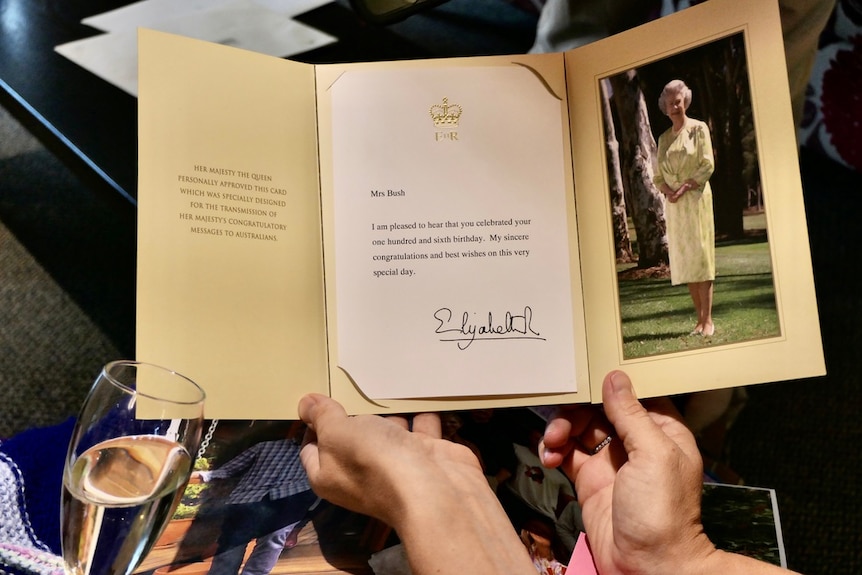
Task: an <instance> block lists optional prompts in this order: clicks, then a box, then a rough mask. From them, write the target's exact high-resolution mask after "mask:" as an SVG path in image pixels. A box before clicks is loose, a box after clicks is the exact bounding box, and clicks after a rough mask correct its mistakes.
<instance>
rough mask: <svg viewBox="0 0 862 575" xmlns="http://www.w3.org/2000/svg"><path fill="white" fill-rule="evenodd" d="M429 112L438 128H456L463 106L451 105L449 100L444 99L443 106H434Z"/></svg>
mask: <svg viewBox="0 0 862 575" xmlns="http://www.w3.org/2000/svg"><path fill="white" fill-rule="evenodd" d="M429 112H430V114H431V120H433V121H434V125H435V126H436V127H438V128H456V127H457V126H458V119H459V118H460V117H461V106H459V105H458V104H450V103H449V98H443V104H442V105H441V104H434V105H433V106H431V109H430V110H429Z"/></svg>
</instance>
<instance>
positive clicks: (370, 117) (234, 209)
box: [137, 0, 825, 419]
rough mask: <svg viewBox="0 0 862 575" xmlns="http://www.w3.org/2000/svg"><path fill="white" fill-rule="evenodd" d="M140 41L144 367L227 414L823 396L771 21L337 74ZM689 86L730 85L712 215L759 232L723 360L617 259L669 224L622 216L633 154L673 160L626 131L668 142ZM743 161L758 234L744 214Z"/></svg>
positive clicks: (658, 205) (639, 271) (737, 248)
mask: <svg viewBox="0 0 862 575" xmlns="http://www.w3.org/2000/svg"><path fill="white" fill-rule="evenodd" d="M139 42H140V46H139V54H140V87H141V92H140V98H139V124H140V127H139V140H140V142H139V174H140V175H139V188H138V201H139V206H138V210H139V228H138V241H139V247H138V321H137V330H138V331H137V345H138V358H139V359H141V360H145V361H151V362H154V363H160V364H164V365H166V366H169V367H171V368H173V369H176V370H177V371H179V372H181V373H184V374H186V375H188V376H189V377H191V378H192V379H194V380H195V381H197V382H199V383H200V384H201V385H202V386H203V387H204V388H205V390H206V391H207V394H208V403H207V416H208V417H212V418H223V419H282V418H295V417H296V410H295V408H296V405H297V402H298V400H299V399H300V397H302V395H304V394H305V393H308V392H312V391H314V392H318V393H325V394H328V395H330V396H332V397H334V398H336V399H338V400H339V401H340V402H342V403H343V404H344V405H345V407H346V409H347V410H348V412H350V413H368V412H390V413H396V412H416V411H421V410H446V409H471V408H475V407H492V406H494V407H496V406H514V405H539V404H552V403H578V402H590V401H592V402H600V401H601V382H602V379H603V377H604V376H605V374H606V373H607V372H608V371H609V370H612V369H625V370H626V371H627V372H628V373H629V374H630V375H631V376H632V378H633V381H634V382H635V386H636V389H637V392H638V395H639V396H641V397H650V396H656V395H666V394H676V393H684V392H695V391H700V390H706V389H715V388H722V387H730V386H738V385H747V384H752V383H760V382H768V381H780V380H785V379H795V378H802V377H810V376H816V375H819V374H822V373H824V370H825V367H824V361H823V352H822V345H821V342H820V332H819V322H818V317H817V307H816V299H815V294H814V283H813V276H812V272H811V263H810V259H809V257H808V253H809V250H808V244H807V236H806V233H805V230H806V225H805V212H804V207H803V202H802V189H801V184H800V178H799V172H798V166H797V151H796V148H795V145H794V137H793V134H794V132H793V123H792V117H791V113H790V98H789V94H788V88H787V77H786V73H785V64H784V60H783V47H782V37H781V28H780V20H779V14H778V6H777V3H776V1H775V0H754V1H752V2H748V3H746V4H743V5H739V4H737V3H735V2H734V1H733V0H711V1H710V2H705V3H702V4H699V5H697V6H695V7H692V8H690V9H687V10H684V11H682V12H680V13H678V14H674V15H671V16H669V17H666V18H661V19H659V20H657V21H655V22H652V23H650V24H647V25H645V26H642V27H639V28H636V29H633V30H631V31H629V32H626V33H624V34H620V35H618V36H614V37H611V38H608V39H607V40H604V41H601V42H597V43H594V44H590V45H587V46H584V47H581V48H578V49H575V50H572V51H570V52H567V53H565V54H527V55H512V56H492V57H477V58H456V59H439V60H424V61H400V62H373V63H360V64H329V65H316V66H315V65H309V64H302V63H298V62H291V61H288V60H282V59H279V58H273V57H270V56H266V55H262V54H256V53H253V52H249V51H244V50H238V49H235V48H230V47H226V46H221V45H216V44H211V43H207V42H202V41H198V40H192V39H189V38H183V37H179V36H175V35H170V34H166V33H161V32H155V31H148V30H142V31H141V33H140V39H139ZM686 68H687V69H689V70H693V72H691V75H692V76H693V77H695V78H697V77H702V76H703V74H702V70H704V69H707V68H708V69H711V70H713V72H715V73H717V74H726V78H727V79H726V82H725V84H726V86H727V87H728V88H732V89H733V94H732V96H726V97H722V96H721V95H720V94H721V93H722V92H723V91H728V90H723V89H722V86H723V85H722V84H719V85H717V86H713V88H714V89H715V92H716V94H718V95H716V94H712V95H711V96H712V97H711V98H710V97H709V95H708V94H707V92H708V91H707V90H706V89H701V90H700V91H699V92H698V94H697V96H696V97H699V98H700V99H699V100H698V102H703V103H702V104H699V105H701V107H700V108H698V109H696V115H697V116H700V117H703V118H705V119H710V118H711V119H712V121H713V125H712V126H711V127H710V129H711V130H712V131H713V132H714V135H713V140H714V142H715V144H716V150H717V152H716V165H717V166H718V167H720V168H721V170H723V172H721V173H720V172H719V171H718V167H717V169H716V170H717V171H716V173H715V174H714V175H713V176H712V179H713V181H714V184H715V185H714V190H715V194H714V197H715V198H716V199H715V205H716V206H717V207H716V214H719V207H720V215H721V216H722V217H727V216H728V214H729V215H730V216H731V217H732V218H734V220H733V221H734V222H738V223H739V224H740V227H741V228H742V227H743V225H744V224H746V223H753V224H754V225H755V228H754V233H753V234H751V233H749V232H745V234H748V235H744V234H741V233H740V234H739V235H738V237H737V239H731V240H730V241H727V240H723V241H721V242H719V245H717V247H716V252H717V253H718V256H717V258H716V259H717V261H718V263H717V266H716V267H717V271H716V278H715V282H714V283H715V292H714V293H715V305H714V312H715V314H716V317H717V318H718V319H717V321H716V324H717V329H716V333H715V334H714V336H713V337H701V336H697V335H694V336H693V335H691V334H690V333H689V332H690V330H691V327H692V326H693V325H694V324H693V323H691V324H690V318H691V314H692V309H693V306H692V302H691V301H690V300H689V299H688V297H689V296H688V290H687V289H686V286H684V285H681V286H672V285H671V282H670V278H665V277H660V276H659V277H657V278H652V277H650V275H649V273H651V272H652V271H655V270H651V269H650V268H640V267H637V265H638V264H636V263H626V262H623V261H618V260H617V258H616V254H615V248H616V247H617V245H618V235H617V234H618V231H619V227H625V228H629V229H630V230H631V232H632V235H633V236H634V237H633V238H631V239H630V240H628V241H629V243H630V245H637V246H638V247H639V248H643V249H645V248H644V246H645V245H646V242H647V241H648V238H649V235H648V234H649V233H652V232H653V231H654V230H660V229H661V226H660V224H656V225H653V227H652V228H643V227H639V226H642V223H640V219H639V218H641V216H642V215H644V214H647V215H650V216H655V217H656V218H657V221H658V222H660V221H661V218H663V206H664V204H663V203H662V202H663V201H664V200H663V198H662V197H661V194H659V193H657V192H655V191H654V190H653V191H650V189H649V187H648V186H647V187H645V188H644V189H642V190H640V191H639V192H638V193H639V194H640V196H639V197H638V198H631V197H629V198H626V199H625V201H623V202H622V203H623V204H624V207H622V208H621V207H620V204H619V198H617V199H615V200H614V202H612V199H611V198H612V195H613V194H612V189H613V188H614V185H615V184H616V180H615V178H616V177H617V175H616V174H615V173H614V170H612V169H610V168H611V167H613V165H615V164H614V162H612V161H611V159H612V158H613V156H614V154H615V153H618V154H619V155H620V156H621V157H622V158H621V159H620V160H618V163H617V164H616V165H617V167H619V164H620V163H622V165H623V166H629V164H626V162H627V161H629V160H631V159H638V158H640V159H645V160H646V161H645V163H644V167H643V168H642V169H643V172H644V174H646V176H647V177H649V173H650V170H651V169H652V168H651V167H650V164H649V162H650V160H651V158H650V155H651V154H654V152H651V151H650V144H649V140H650V137H652V136H649V137H647V136H643V137H644V141H643V142H642V143H643V146H642V147H641V148H639V149H640V150H641V152H637V151H629V150H626V149H625V148H624V147H622V144H624V143H625V141H626V140H625V138H624V137H623V136H621V135H615V130H620V133H621V134H624V133H626V132H625V127H624V126H622V125H623V124H625V123H626V122H632V121H633V119H634V118H636V117H639V118H640V119H639V120H637V121H638V122H639V124H638V125H639V126H640V127H642V128H644V127H645V128H647V129H646V130H645V131H644V132H645V133H649V134H660V133H661V131H663V130H664V129H666V127H665V124H667V118H664V117H661V116H660V115H658V114H656V113H655V112H653V113H652V117H651V118H649V119H648V118H647V117H646V115H647V114H646V111H647V110H649V109H650V108H651V107H652V108H657V106H656V105H655V99H657V92H658V91H660V90H661V86H662V85H663V84H664V83H666V82H667V81H668V80H669V79H671V78H674V77H676V74H678V73H680V72H679V71H680V70H684V69H686ZM632 78H640V80H639V82H629V84H626V83H625V82H626V80H627V79H632ZM650 79H652V83H650V82H651V80H650ZM693 81H697V80H693ZM627 85H634V86H635V87H636V89H635V90H633V91H632V92H633V95H632V96H629V95H627V93H626V92H625V87H626V86H627ZM613 87H616V91H615V92H614V93H613V94H611V95H609V94H610V92H612V91H613ZM645 94H649V97H646V96H645ZM737 101H741V102H743V103H744V106H737V107H734V105H733V104H735V103H736V102H737ZM707 102H708V103H709V107H707V106H706V104H707ZM732 110H735V112H733V111H732ZM727 111H731V113H730V114H729V115H728V113H727ZM721 114H725V115H724V116H722V115H721ZM638 115H640V116H638ZM721 118H724V119H725V120H726V119H728V118H731V119H733V121H734V125H743V124H744V125H745V133H744V134H737V135H727V134H725V133H724V132H721V130H722V125H727V124H722V123H721V121H724V120H721V121H720V120H719V119H721ZM735 138H738V139H735ZM728 142H730V145H726V144H728ZM743 146H744V147H745V149H746V154H747V157H748V158H751V159H753V161H754V162H755V163H756V167H757V170H754V171H752V172H750V173H756V174H757V182H756V183H755V184H754V186H755V188H756V189H758V190H761V191H762V195H763V198H762V201H760V202H759V203H758V205H757V206H756V207H757V210H756V213H754V214H749V213H748V212H747V211H744V210H743V208H741V207H732V206H731V207H730V208H728V206H729V204H728V203H727V201H728V198H729V197H731V196H733V195H734V194H737V196H738V194H739V190H743V191H744V190H745V189H746V188H745V187H742V186H743V184H744V182H742V181H741V180H739V178H737V179H733V178H730V179H729V176H728V174H729V173H730V172H729V171H728V167H729V166H731V165H732V162H730V161H729V159H728V158H729V156H731V155H733V154H734V153H735V152H738V151H739V150H740V149H742V147H743ZM615 150H616V152H615ZM626 169H628V170H631V168H626ZM733 173H736V174H737V175H738V174H739V170H736V171H734V172H733ZM731 175H732V174H731ZM629 185H631V184H629ZM630 191H631V190H630ZM644 198H646V199H648V200H649V201H650V202H652V203H651V205H650V207H648V208H646V209H645V208H641V207H638V204H637V202H635V201H632V202H631V205H630V206H629V205H625V204H626V201H629V200H630V199H632V200H633V199H637V200H642V199H644ZM621 210H622V211H621ZM621 213H622V216H620V214H621ZM717 225H718V224H717ZM721 225H722V226H725V225H726V224H725V223H724V222H723V223H722V224H721ZM767 232H768V233H767ZM751 254H756V255H751ZM738 257H742V258H748V259H746V261H747V262H750V263H752V264H753V265H754V266H755V267H756V270H755V271H750V270H748V269H747V268H738V267H734V266H735V265H736V264H735V263H734V262H735V261H736V258H738ZM658 271H659V273H660V272H661V270H658ZM751 286H756V288H757V291H756V293H753V292H750V290H749V288H750V287H751ZM673 302H676V303H673ZM741 310H742V311H741ZM743 311H744V313H743ZM644 350H645V351H644Z"/></svg>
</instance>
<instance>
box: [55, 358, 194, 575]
mask: <svg viewBox="0 0 862 575" xmlns="http://www.w3.org/2000/svg"><path fill="white" fill-rule="evenodd" d="M204 397H205V394H204V391H203V390H202V389H201V388H200V387H199V386H198V385H197V384H195V383H194V382H193V381H192V380H190V379H188V378H186V377H184V376H182V375H180V374H178V373H176V372H173V371H170V370H167V369H164V368H161V367H158V366H155V365H152V364H147V363H140V362H135V361H115V362H111V363H109V364H107V365H105V367H104V368H102V371H101V373H100V374H99V376H98V377H97V378H96V381H95V382H94V383H93V387H92V388H91V389H90V393H89V395H88V396H87V399H86V400H85V401H84V405H83V407H82V408H81V413H80V415H79V416H78V421H77V424H76V425H75V430H74V431H73V433H72V439H71V441H70V442H69V451H68V453H67V455H66V463H65V469H64V472H63V494H62V512H61V539H62V548H63V561H64V563H65V567H66V573H67V574H69V575H128V574H129V573H131V572H132V571H134V569H135V568H136V567H137V566H138V565H139V564H140V562H141V560H142V559H143V558H144V557H145V556H146V554H147V553H148V552H149V550H150V548H151V547H152V546H153V544H154V543H155V541H156V539H158V537H159V534H160V533H161V532H162V530H163V529H164V527H165V525H167V523H168V521H169V520H170V518H171V516H172V515H173V513H174V510H175V509H176V506H177V504H178V503H179V500H180V498H181V497H182V494H183V491H184V490H185V486H186V484H187V483H188V480H189V476H190V474H191V468H192V466H193V458H194V456H195V454H196V452H197V449H198V446H199V444H200V438H201V429H202V427H203V404H204Z"/></svg>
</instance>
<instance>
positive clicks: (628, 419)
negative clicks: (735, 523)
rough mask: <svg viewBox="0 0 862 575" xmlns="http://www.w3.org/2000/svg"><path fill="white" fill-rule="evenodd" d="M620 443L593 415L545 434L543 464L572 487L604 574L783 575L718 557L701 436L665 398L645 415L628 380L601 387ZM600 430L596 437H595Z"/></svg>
mask: <svg viewBox="0 0 862 575" xmlns="http://www.w3.org/2000/svg"><path fill="white" fill-rule="evenodd" d="M602 399H603V401H604V413H605V415H606V416H607V420H608V421H609V423H610V424H611V425H612V426H613V429H614V430H615V431H614V436H613V439H612V440H611V442H610V443H609V444H607V446H606V447H604V448H603V449H599V451H598V452H597V453H593V448H594V447H595V446H596V445H598V444H600V442H601V441H602V439H604V437H606V435H607V429H608V427H607V422H602V421H601V418H597V417H596V416H595V414H594V413H591V412H590V410H589V409H587V408H583V407H574V408H568V409H564V410H561V411H560V413H559V415H558V416H557V417H555V418H553V419H552V420H551V421H550V422H549V423H548V426H547V429H546V432H545V438H544V440H543V444H542V446H541V447H540V456H541V457H542V459H543V463H544V464H545V465H546V466H547V467H557V466H562V469H563V470H564V471H565V472H566V473H567V474H568V475H569V477H570V478H571V479H572V480H573V481H574V482H575V490H576V491H577V493H578V500H579V501H580V503H581V510H582V516H583V521H584V526H585V528H586V531H587V537H588V539H589V541H590V547H591V550H592V552H593V557H594V559H595V562H596V566H597V568H598V571H599V573H601V574H602V575H610V574H644V575H647V574H649V575H652V574H663V573H675V574H679V575H689V574H691V575H695V574H697V575H711V574H715V575H734V574H737V573H738V574H743V573H745V574H747V575H767V574H772V573H775V574H779V573H785V574H786V573H787V571H786V570H784V569H782V568H780V567H777V566H774V565H771V564H768V563H764V562H761V561H758V560H756V559H752V558H749V557H744V556H742V555H736V554H733V553H727V552H724V551H719V550H717V549H716V548H715V546H714V545H713V544H712V542H710V540H709V539H708V538H707V536H706V534H705V533H704V531H703V525H702V524H701V518H700V504H701V493H702V481H703V462H702V460H701V457H700V453H699V451H698V449H697V445H696V443H695V440H694V436H693V435H692V434H691V432H690V431H689V430H688V428H687V427H686V426H685V424H684V423H683V421H682V418H681V417H680V415H679V413H678V412H677V411H676V410H675V409H674V407H673V405H672V404H671V402H670V401H669V400H667V399H663V400H657V401H653V402H650V403H648V404H647V406H648V408H645V407H644V406H643V405H641V403H640V402H639V401H638V400H637V397H635V394H634V390H633V389H632V386H631V381H630V380H629V378H628V376H627V375H626V374H624V373H622V372H619V371H616V372H612V373H610V374H609V375H608V376H607V377H606V378H605V381H604V383H603V387H602ZM597 427H598V429H597Z"/></svg>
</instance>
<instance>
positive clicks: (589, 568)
mask: <svg viewBox="0 0 862 575" xmlns="http://www.w3.org/2000/svg"><path fill="white" fill-rule="evenodd" d="M566 573H571V574H572V575H598V571H596V564H595V563H593V552H592V551H590V545H589V543H587V534H586V533H581V534H580V535H579V536H578V542H577V543H575V549H574V551H572V558H571V559H570V560H569V566H568V567H567V568H566Z"/></svg>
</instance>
